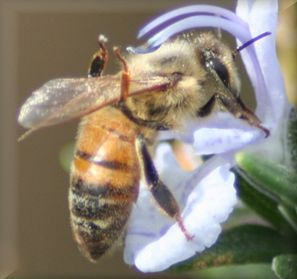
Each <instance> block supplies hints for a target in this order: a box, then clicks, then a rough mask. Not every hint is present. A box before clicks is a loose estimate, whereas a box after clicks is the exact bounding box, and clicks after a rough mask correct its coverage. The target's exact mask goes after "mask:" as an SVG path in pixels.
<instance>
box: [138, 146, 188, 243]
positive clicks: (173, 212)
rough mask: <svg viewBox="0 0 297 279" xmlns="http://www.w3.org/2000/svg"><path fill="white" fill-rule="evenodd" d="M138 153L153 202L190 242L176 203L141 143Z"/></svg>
mask: <svg viewBox="0 0 297 279" xmlns="http://www.w3.org/2000/svg"><path fill="white" fill-rule="evenodd" d="M140 152H141V155H140V156H141V161H142V166H143V171H144V177H145V180H146V183H147V185H148V187H149V190H150V192H151V193H152V195H153V197H154V199H155V201H156V202H157V204H158V205H159V206H160V208H161V209H162V210H163V211H164V212H165V213H166V214H167V215H168V216H169V217H171V218H174V219H175V220H176V221H177V223H178V226H179V227H180V229H181V231H182V232H183V234H184V235H185V237H186V239H187V240H192V239H193V236H192V235H190V234H189V232H188V231H187V230H186V228H185V226H184V223H183V220H182V217H181V214H180V209H179V206H178V203H177V201H176V199H175V198H174V196H173V194H172V193H171V192H170V190H169V189H168V187H167V186H166V185H165V184H164V183H163V182H162V181H161V179H160V178H159V175H158V173H157V171H156V168H155V166H154V163H153V161H152V159H151V156H150V154H149V152H148V150H147V147H146V145H145V144H144V143H143V142H141V145H140Z"/></svg>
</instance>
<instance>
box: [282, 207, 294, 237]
mask: <svg viewBox="0 0 297 279" xmlns="http://www.w3.org/2000/svg"><path fill="white" fill-rule="evenodd" d="M278 210H279V212H280V213H281V214H282V216H283V217H284V219H286V220H287V222H288V223H289V224H290V225H291V227H292V228H293V229H294V230H295V232H296V233H297V213H296V210H295V209H294V208H292V207H289V206H286V205H284V204H280V205H278Z"/></svg>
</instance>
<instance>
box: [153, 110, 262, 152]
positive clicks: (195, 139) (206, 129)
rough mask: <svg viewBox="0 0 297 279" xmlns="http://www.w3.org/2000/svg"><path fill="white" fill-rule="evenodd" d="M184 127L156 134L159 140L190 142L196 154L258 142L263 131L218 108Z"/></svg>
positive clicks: (232, 148) (235, 148)
mask: <svg viewBox="0 0 297 279" xmlns="http://www.w3.org/2000/svg"><path fill="white" fill-rule="evenodd" d="M184 126H185V130H184V131H166V132H161V133H160V134H159V139H160V140H169V139H179V140H181V141H183V142H186V143H189V144H192V145H193V147H194V149H195V152H196V154H199V155H209V154H221V153H225V152H230V151H234V150H238V149H241V148H243V147H245V146H246V145H248V144H255V143H258V142H259V141H260V140H261V139H262V138H263V137H264V135H265V134H264V132H263V131H262V130H260V129H255V128H254V127H252V126H250V125H249V124H248V123H246V122H244V121H241V120H240V119H237V118H234V116H233V115H231V114H228V113H224V112H217V113H213V114H212V115H211V116H209V117H208V118H203V119H195V120H192V121H188V122H187V125H184Z"/></svg>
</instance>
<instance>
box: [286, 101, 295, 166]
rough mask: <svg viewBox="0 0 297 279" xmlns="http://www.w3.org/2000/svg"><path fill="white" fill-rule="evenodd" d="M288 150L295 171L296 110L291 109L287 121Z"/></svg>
mask: <svg viewBox="0 0 297 279" xmlns="http://www.w3.org/2000/svg"><path fill="white" fill-rule="evenodd" d="M287 140H288V148H289V155H290V157H291V163H292V166H293V167H294V168H295V170H297V108H296V107H292V109H291V111H290V114H289V121H288V135H287Z"/></svg>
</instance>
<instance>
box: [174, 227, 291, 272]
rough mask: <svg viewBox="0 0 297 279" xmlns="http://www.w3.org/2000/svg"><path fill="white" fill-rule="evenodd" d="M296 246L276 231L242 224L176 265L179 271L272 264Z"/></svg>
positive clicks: (175, 268)
mask: <svg viewBox="0 0 297 279" xmlns="http://www.w3.org/2000/svg"><path fill="white" fill-rule="evenodd" d="M294 249H296V247H295V246H294V245H292V243H287V240H286V239H285V238H283V237H282V236H281V235H280V234H278V233H277V232H276V231H275V230H273V229H271V228H268V227H264V226H258V225H242V226H239V227H236V228H233V229H230V230H228V231H226V232H224V233H222V234H221V236H220V237H219V239H218V241H217V242H216V243H215V244H214V245H213V246H212V247H210V248H209V249H207V250H206V251H204V252H203V253H201V254H199V255H197V256H195V257H193V258H191V259H190V260H187V261H186V262H184V263H182V264H179V265H178V266H176V267H174V270H177V271H189V270H200V269H204V268H209V267H214V266H224V265H234V264H246V263H270V262H271V261H272V259H273V258H274V257H275V256H276V255H279V254H282V253H290V252H291V251H292V250H294Z"/></svg>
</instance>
